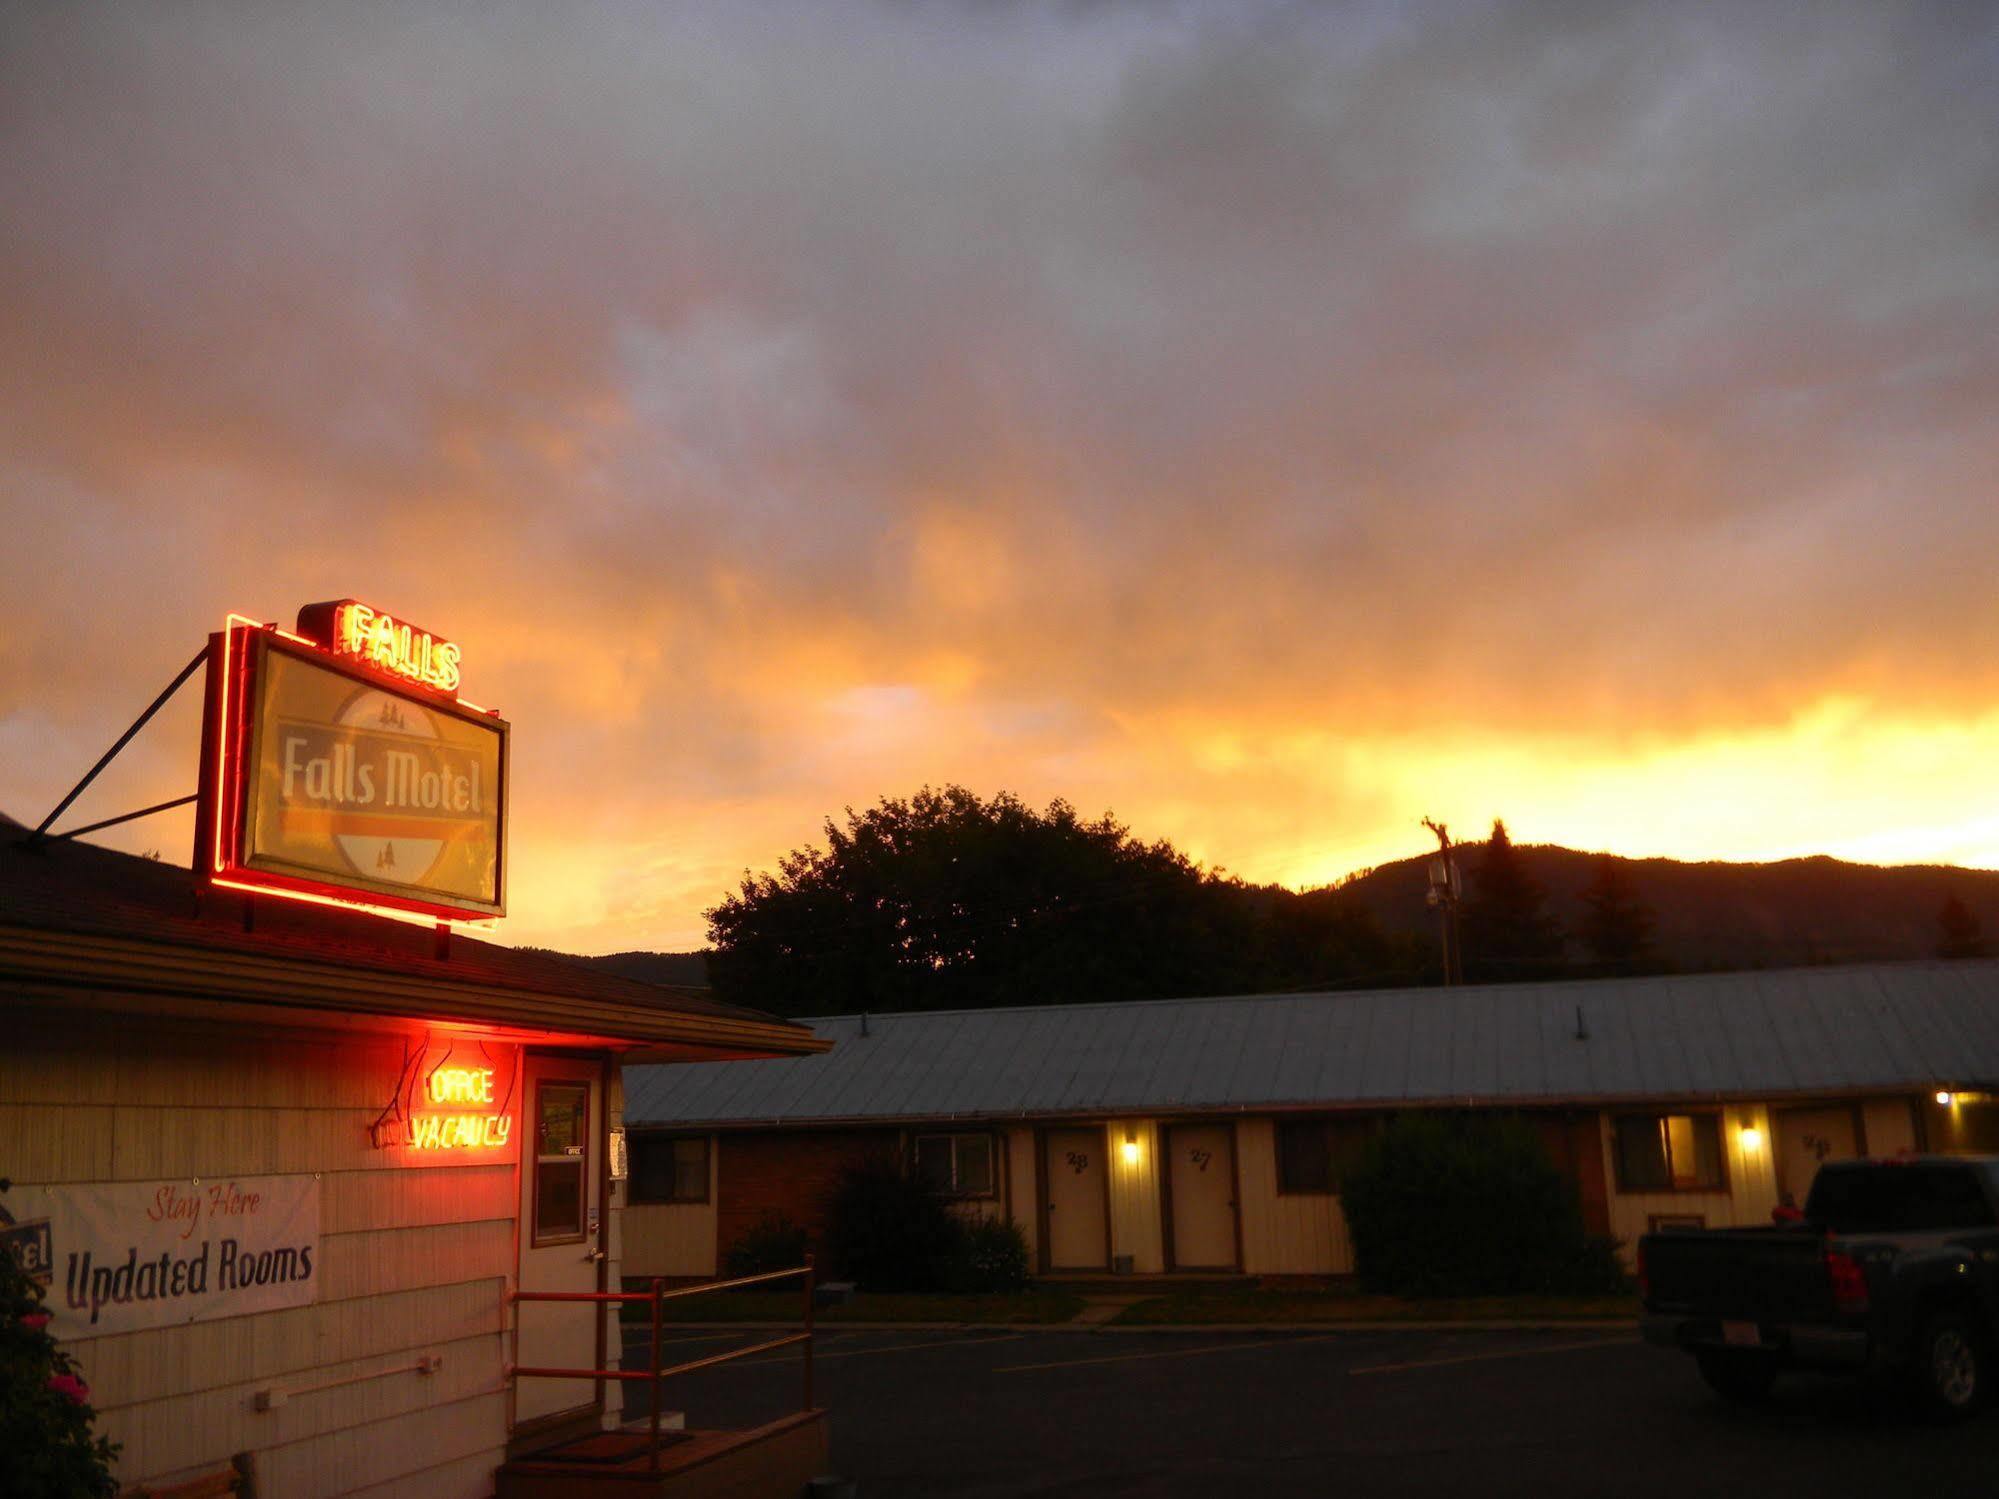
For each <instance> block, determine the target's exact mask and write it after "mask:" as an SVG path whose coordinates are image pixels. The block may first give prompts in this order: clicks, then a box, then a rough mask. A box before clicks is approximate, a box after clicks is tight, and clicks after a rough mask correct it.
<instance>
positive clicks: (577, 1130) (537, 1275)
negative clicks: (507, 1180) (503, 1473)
mask: <svg viewBox="0 0 1999 1499" xmlns="http://www.w3.org/2000/svg"><path fill="white" fill-rule="evenodd" d="M602 1079H603V1070H602V1067H601V1066H600V1064H599V1063H598V1062H596V1061H595V1060H594V1059H593V1060H588V1061H583V1060H578V1059H575V1058H570V1057H550V1056H534V1055H532V1054H530V1055H529V1056H528V1057H527V1058H526V1060H525V1062H524V1064H523V1071H522V1088H521V1095H522V1100H521V1101H522V1113H523V1117H524V1120H525V1125H526V1128H525V1129H524V1130H523V1132H522V1133H523V1138H522V1140H521V1228H520V1235H521V1268H520V1287H521V1289H522V1290H523V1291H596V1290H601V1289H602V1287H601V1286H600V1285H599V1284H598V1282H599V1280H600V1278H601V1276H600V1268H601V1266H602V1263H603V1258H604V1256H603V1253H602V1248H601V1245H602V1239H601V1234H602V1224H603V1202H602V1200H601V1185H600V1181H599V1178H600V1177H601V1176H602V1174H603V1173H602V1162H601V1160H600V1159H599V1156H598V1151H599V1149H600V1142H601V1141H602V1139H603V1132H604V1129H603V1088H602ZM601 1312H602V1307H601V1305H600V1304H598V1303H595V1302H587V1301H542V1302H533V1301H527V1302H521V1303H519V1304H518V1305H517V1306H516V1307H515V1315H516V1316H517V1317H518V1319H519V1321H518V1324H517V1325H518V1327H519V1329H520V1342H519V1352H518V1354H517V1357H516V1363H517V1364H518V1366H519V1367H521V1368H533V1369H596V1368H601V1367H603V1365H602V1364H601V1363H600V1362H599V1360H598V1357H597V1342H598V1329H599V1328H600V1327H601V1325H602V1316H601ZM602 1400H603V1383H602V1382H601V1381H599V1380H590V1379H517V1380H516V1381H515V1382H514V1425H515V1426H517V1427H518V1426H524V1425H528V1424H531V1423H535V1422H543V1421H548V1420H551V1419H554V1418H560V1417H564V1416H572V1415H577V1414H580V1413H583V1412H586V1411H590V1410H594V1409H596V1408H597V1407H598V1406H599V1405H600V1404H601V1403H602Z"/></svg>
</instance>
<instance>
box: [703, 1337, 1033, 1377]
mask: <svg viewBox="0 0 1999 1499" xmlns="http://www.w3.org/2000/svg"><path fill="white" fill-rule="evenodd" d="M1026 1336H1027V1334H1026V1333H1024V1332H1010V1333H1003V1334H1001V1335H1000V1336H999V1337H996V1338H938V1339H935V1340H934V1341H932V1342H928V1343H892V1344H890V1345H889V1346H888V1347H886V1348H848V1349H845V1350H843V1351H841V1352H839V1353H821V1352H819V1351H818V1350H817V1349H816V1348H815V1349H814V1350H813V1351H812V1362H813V1363H815V1364H823V1363H825V1362H826V1361H827V1360H828V1359H835V1358H872V1357H874V1356H875V1355H876V1354H878V1353H927V1352H929V1351H930V1350H932V1349H935V1348H977V1347H979V1346H981V1345H982V1344H986V1343H1017V1342H1019V1341H1020V1340H1021V1339H1022V1338H1024V1337H1026ZM804 1357H805V1355H804V1354H802V1353H793V1352H791V1351H789V1350H786V1351H785V1352H783V1353H775V1354H772V1355H771V1356H770V1357H769V1358H743V1359H737V1360H736V1361H735V1362H734V1363H732V1364H718V1365H717V1366H716V1367H717V1368H722V1369H746V1368H751V1367H754V1366H757V1365H761V1364H795V1363H798V1362H800V1361H801V1360H802V1359H804Z"/></svg>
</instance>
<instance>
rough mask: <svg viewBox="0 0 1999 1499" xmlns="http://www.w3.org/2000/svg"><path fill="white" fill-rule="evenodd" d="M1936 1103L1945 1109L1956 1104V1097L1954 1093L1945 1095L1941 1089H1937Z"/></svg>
mask: <svg viewBox="0 0 1999 1499" xmlns="http://www.w3.org/2000/svg"><path fill="white" fill-rule="evenodd" d="M1937 1102H1938V1103H1940V1104H1942V1105H1943V1106H1944V1107H1945V1108H1949V1107H1950V1106H1951V1105H1952V1104H1954V1103H1956V1102H1957V1095H1956V1094H1955V1093H1947V1092H1945V1091H1943V1090H1942V1089H1938V1090H1937Z"/></svg>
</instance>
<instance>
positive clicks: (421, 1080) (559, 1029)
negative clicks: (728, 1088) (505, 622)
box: [0, 601, 828, 1499]
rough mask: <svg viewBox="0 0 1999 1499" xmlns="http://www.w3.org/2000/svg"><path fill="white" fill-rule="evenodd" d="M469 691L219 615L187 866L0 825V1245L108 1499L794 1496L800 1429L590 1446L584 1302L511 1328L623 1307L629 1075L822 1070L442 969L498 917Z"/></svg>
mask: <svg viewBox="0 0 1999 1499" xmlns="http://www.w3.org/2000/svg"><path fill="white" fill-rule="evenodd" d="M194 644H196V642H192V641H191V642H189V645H190V647H192V646H193V645H194ZM466 664H467V663H466V662H465V661H464V658H463V655H462V653H461V652H460V650H459V648H458V647H457V645H456V644H455V643H452V642H448V641H444V640H441V639H439V638H437V637H435V636H431V635H429V634H427V633H426V632H423V631H420V630H415V629H413V628H412V627H410V626H409V625H407V624H406V623H403V622H400V621H396V620H394V619H392V618H391V617H390V616H387V615H384V614H380V613H378V612H376V611H373V610H369V609H366V608H365V607H363V606H361V605H358V604H356V603H354V602H353V601H345V602H343V603H342V604H339V605H327V606H319V607H317V608H315V609H308V610H306V611H302V612H301V615H300V617H299V621H298V628H297V629H296V630H284V629H279V628H277V627H275V626H268V625H261V624H258V623H256V622H254V621H249V620H245V619H242V618H240V617H231V619H230V620H229V622H228V623H227V625H226V626H225V628H224V629H223V630H222V631H220V632H218V633H217V634H215V635H214V636H213V637H211V638H210V640H209V642H208V644H207V646H206V648H205V649H204V650H203V651H202V652H201V653H200V654H199V655H198V656H197V657H196V658H195V660H194V661H192V662H190V663H189V668H188V670H187V671H186V672H183V674H182V677H181V678H180V679H179V680H180V681H188V680H194V679H196V678H197V677H198V678H199V680H201V681H202V682H203V683H205V686H206V692H207V699H206V712H205V714H204V733H203V741H204V742H203V744H202V746H201V755H200V770H199V776H200V781H199V790H198V791H197V792H196V793H195V796H196V797H198V798H199V805H198V808H197V812H198V816H197V838H196V848H195V851H194V858H193V861H192V867H191V868H189V867H184V866H181V865H178V864H174V863H169V862H166V861H163V860H158V859H141V858H134V857H131V856H127V855H123V854H117V853H112V852H109V851H106V850H104V849H100V848H96V847H92V846H89V845H85V844H82V843H78V842H75V841H73V840H72V839H71V838H69V837H67V836H65V835H64V834H63V833H62V832H61V831H60V830H59V828H58V827H48V826H47V825H45V827H46V831H43V832H42V833H41V834H40V836H37V834H36V832H34V831H32V830H30V829H29V828H27V827H25V826H24V825H23V824H21V823H18V822H14V821H11V820H8V819H5V818H0V1035H4V1042H0V1178H7V1179H10V1180H11V1182H12V1187H11V1189H10V1190H9V1191H7V1192H6V1193H5V1194H4V1195H0V1242H4V1245H5V1248H6V1249H7V1250H9V1251H11V1252H12V1253H14V1254H15V1255H17V1256H18V1257H19V1258H20V1259H21V1261H22V1263H23V1264H24V1265H25V1266H27V1268H28V1269H29V1270H30V1272H31V1273H32V1274H34V1275H36V1276H37V1277H38V1278H39V1279H41V1280H42V1282H43V1283H44V1285H45V1287H46V1291H47V1300H46V1303H45V1308H46V1310H48V1311H49V1312H50V1313H52V1315H53V1321H52V1323H51V1325H50V1329H49V1330H50V1331H51V1332H52V1333H54V1334H55V1335H56V1336H57V1337H58V1338H59V1340H60V1341H61V1343H62V1344H63V1346H64V1347H65V1348H66V1349H67V1351H68V1352H70V1353H71V1354H72V1355H73V1356H74V1357H75V1359H76V1360H77V1363H78V1365H79V1369H80V1372H81V1375H82V1377H83V1378H84V1379H85V1380H86V1382H87V1383H88V1384H89V1386H90V1389H91V1394H90V1403H91V1405H92V1406H93V1407H94V1408H95V1410H96V1411H97V1412H98V1420H97V1430H98V1431H99V1432H100V1433H101V1434H103V1435H106V1436H108V1437H110V1438H111V1439H112V1440H114V1441H116V1442H117V1443H119V1444H120V1446H121V1449H122V1450H121V1452H120V1455H119V1457H118V1460H117V1463H116V1468H115V1473H116V1477H117V1479H118V1481H119V1483H120V1486H121V1491H122V1492H124V1493H126V1494H131V1495H136V1494H149V1495H183V1496H190V1499H192V1496H195V1495H217V1494H223V1493H243V1494H250V1495H254V1496H259V1499H305V1496H318V1495H336V1494H338V1495H366V1496H370V1499H389V1496H392V1495H394V1496H410V1499H485V1496H489V1495H494V1494H496V1493H497V1494H500V1495H534V1494H565V1495H567V1494H576V1493H588V1492H595V1491H596V1488H594V1487H591V1486H589V1485H590V1484H593V1483H594V1484H602V1483H605V1482H608V1481H610V1480H611V1479H614V1478H616V1477H617V1476H618V1475H619V1474H621V1473H622V1474H623V1475H624V1476H625V1477H626V1478H628V1479H629V1478H630V1474H631V1471H632V1470H633V1469H635V1468H639V1467H643V1468H645V1469H646V1479H645V1482H644V1484H642V1485H637V1486H633V1485H630V1484H628V1485H627V1486H625V1487H622V1488H620V1490H619V1491H620V1492H623V1493H630V1494H637V1493H660V1494H688V1495H694V1494H705V1493H712V1492H721V1491H723V1490H724V1489H727V1491H729V1492H739V1493H744V1494H757V1493H772V1494H778V1493H783V1494H794V1493H796V1492H797V1491H798V1489H799V1487H800V1485H801V1484H802V1483H803V1481H804V1479H805V1478H806V1477H809V1476H810V1475H811V1474H813V1473H817V1472H820V1471H823V1468H824V1454H825V1440H826V1437H825V1427H824V1421H823V1418H822V1416H821V1414H820V1413H819V1412H816V1411H813V1410H811V1409H809V1408H808V1409H804V1410H794V1411H792V1412H789V1413H779V1415H778V1419H775V1420H773V1422H772V1423H771V1424H770V1425H769V1426H766V1427H761V1428H758V1429H756V1430H754V1431H749V1432H732V1433H713V1432H699V1433H689V1432H674V1431H671V1430H670V1429H668V1430H665V1431H663V1432H662V1434H661V1436H660V1438H659V1440H658V1442H657V1444H655V1442H654V1440H653V1436H652V1432H651V1430H650V1426H649V1425H648V1427H647V1429H645V1430H643V1431H640V1432H638V1433H636V1434H631V1435H628V1434H625V1433H621V1432H617V1431H616V1429H617V1428H619V1427H620V1426H621V1425H622V1424H623V1421H622V1414H621V1413H622V1411H623V1408H624V1405H625V1400H624V1389H625V1385H624V1383H623V1382H622V1381H620V1380H619V1379H617V1378H616V1376H617V1375H619V1374H620V1373H624V1374H626V1375H627V1377H629V1376H630V1371H629V1370H628V1369H625V1368H623V1359H622V1357H621V1355H622V1351H623V1350H622V1339H621V1338H620V1336H619V1327H618V1306H617V1304H616V1303H613V1302H607V1301H593V1300H587V1299H572V1300H540V1299H536V1298H539V1297H545V1296H550V1295H562V1296H569V1297H576V1298H582V1297H585V1296H590V1295H600V1294H603V1293H609V1292H616V1291H617V1290H618V1289H619V1286H620V1282H621V1277H622V1275H623V1272H624V1267H623V1257H624V1251H623V1243H622V1233H621V1217H622V1208H623V1205H624V1198H625V1192H626V1188H627V1185H628V1183H627V1180H626V1171H625V1159H624V1149H623V1143H624V1135H623V1129H622V1113H623V1108H624V1103H623V1096H622V1087H621V1066H622V1065H623V1064H627V1063H639V1062H643V1063H648V1064H658V1063H669V1062H670V1063H672V1064H674V1065H675V1066H686V1065H687V1064H703V1065H707V1064H711V1063H715V1062H719V1061H723V1060H741V1059H747V1058H777V1057H788V1056H801V1055H811V1054H814V1053H817V1052H820V1051H823V1050H824V1049H825V1048H826V1046H827V1045H828V1043H827V1042H826V1041H825V1040H823V1039H822V1038H820V1037H817V1036H815V1035H813V1034H812V1033H811V1032H810V1031H809V1030H807V1029H805V1028H802V1027H799V1026H797V1025H793V1024H788V1023H786V1022H783V1021H779V1020H774V1019H772V1018H770V1017H768V1016H765V1015H761V1014H758V1013H755V1012H753V1011H748V1010H743V1009H738V1008H733V1007H730V1006H726V1005H720V1004H715V1003H712V1002H710V1001H708V1000H707V999H706V998H704V997H703V996H702V995H700V994H699V993H698V992H689V991H677V990H670V989H663V988H659V987H656V986H653V985H648V984H641V983H635V982H631V981H628V980H623V979H620V978H617V977H614V976H611V975H608V974H604V973H601V972H598V971H596V970H594V969H591V968H589V967H586V966H583V965H579V964H573V963H570V962H567V961H564V960H562V959H559V958H556V957H552V956H546V955H537V954H533V953H529V952H523V951H516V950H513V949H509V948H506V947H502V946H498V945H495V944H492V943H489V942H484V941H480V940H478V939H477V938H476V937H474V936H472V935H470V932H471V931H473V930H477V929H479V926H480V925H481V924H486V923H491V922H494V921H496V920H497V919H499V918H500V917H502V916H503V915H504V913H505V909H506V875H507V865H506V857H507V850H506V811H507V807H506V795H507V759H508V737H509V727H508V725H507V724H506V723H505V722H504V721H503V720H502V719H500V718H499V717H498V716H497V715H496V714H494V713H492V712H491V711H490V710H487V709H485V708H482V707H478V706H475V705H472V704H469V703H467V702H465V701H464V699H463V698H462V697H461V696H460V695H459V692H458V687H459V682H460V676H461V672H462V670H463V669H464V668H465V666H466ZM176 685H178V682H177V683H176ZM166 695H167V694H163V695H162V701H163V700H164V698H165V696H166ZM154 706H155V708H157V707H158V704H157V703H156V704H155V705H154ZM146 716H150V710H149V713H148V715H146ZM144 721H145V718H144V717H142V719H141V720H140V723H141V724H143V723H144ZM135 727H137V726H136V725H135ZM194 748H195V747H194V746H189V752H190V753H189V764H190V769H191V771H192V769H193V766H194V762H195V756H194V753H193V752H194ZM87 780H88V778H86V781H87ZM190 799H193V798H190ZM61 810H62V809H61V808H58V811H59V812H60V811H61ZM72 820H74V819H72ZM87 830H88V828H87V827H86V828H85V829H79V831H87ZM699 1071H700V1068H699V1066H688V1068H687V1071H685V1072H684V1073H682V1074H680V1075H681V1076H686V1077H692V1076H696V1075H698V1073H699ZM793 1283H794V1284H801V1282H798V1281H795V1282H793ZM808 1349H809V1345H808ZM525 1369H547V1370H563V1371H579V1372H577V1373H576V1374H574V1375H571V1374H565V1375H563V1376H561V1377H553V1376H551V1377H539V1376H530V1375H527V1374H520V1373H517V1372H516V1371H518V1370H525ZM647 1375H648V1377H647V1378H646V1379H644V1380H641V1381H638V1382H636V1383H635V1384H634V1385H633V1386H632V1387H633V1388H634V1389H636V1390H638V1391H641V1392H649V1391H650V1390H651V1389H652V1388H653V1387H654V1386H653V1382H652V1381H651V1379H650V1370H648V1371H647ZM668 1398H669V1399H670V1384H669V1386H668ZM641 1403H642V1404H643V1403H644V1399H643V1396H642V1400H641ZM808 1405H809V1402H808ZM672 1424H673V1423H672V1422H671V1420H668V1421H666V1422H664V1423H663V1425H664V1426H666V1427H668V1428H670V1427H671V1425H672ZM607 1433H608V1434H607ZM578 1442H583V1443H585V1444H586V1447H589V1448H591V1449H593V1450H590V1451H589V1455H590V1456H592V1457H593V1458H595V1459H597V1461H596V1462H595V1463H594V1464H593V1465H588V1466H587V1467H585V1466H579V1465H578V1464H576V1463H575V1462H573V1461H572V1459H571V1457H570V1456H569V1455H568V1454H575V1453H577V1452H578V1448H577V1447H576V1445H575V1444H577V1443H578ZM592 1475H595V1476H594V1477H593V1476H592ZM759 1475H760V1476H759ZM732 1484H733V1485H735V1487H730V1485H732Z"/></svg>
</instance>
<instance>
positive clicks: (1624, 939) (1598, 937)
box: [1576, 854, 1659, 974]
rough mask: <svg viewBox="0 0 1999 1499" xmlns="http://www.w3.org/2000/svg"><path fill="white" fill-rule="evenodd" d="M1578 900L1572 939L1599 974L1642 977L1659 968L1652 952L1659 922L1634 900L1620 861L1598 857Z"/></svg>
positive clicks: (1635, 895)
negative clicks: (1577, 941) (1580, 911)
mask: <svg viewBox="0 0 1999 1499" xmlns="http://www.w3.org/2000/svg"><path fill="white" fill-rule="evenodd" d="M1581 899H1582V903H1583V916H1582V921H1581V922H1580V924H1579V925H1578V926H1577V929H1576V935H1577V936H1578V937H1580V938H1581V939H1582V943H1583V946H1584V947H1585V948H1587V949H1588V950H1589V955H1590V959H1591V961H1592V963H1593V965H1594V967H1595V968H1596V970H1597V971H1598V972H1599V973H1605V974H1628V973H1644V972H1648V971H1652V970H1656V969H1657V968H1658V967H1659V958H1658V954H1657V953H1656V952H1654V951H1653V948H1652V933H1653V930H1654V929H1655V928H1656V927H1657V926H1658V924H1659V918H1658V915H1657V913H1656V912H1654V911H1653V909H1652V908H1651V907H1650V906H1648V905H1646V904H1645V902H1644V901H1642V900H1640V899H1639V898H1638V890H1637V887H1636V886H1635V885H1633V884H1632V883H1631V874H1630V871H1629V870H1628V869H1627V868H1626V867H1625V862H1624V860H1622V859H1615V858H1612V857H1611V856H1610V855H1609V854H1602V855H1599V856H1598V858H1597V860H1596V867H1595V868H1594V869H1593V870H1592V872H1591V875H1590V882H1589V884H1587V885H1585V886H1584V887H1583V891H1582V896H1581Z"/></svg>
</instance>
